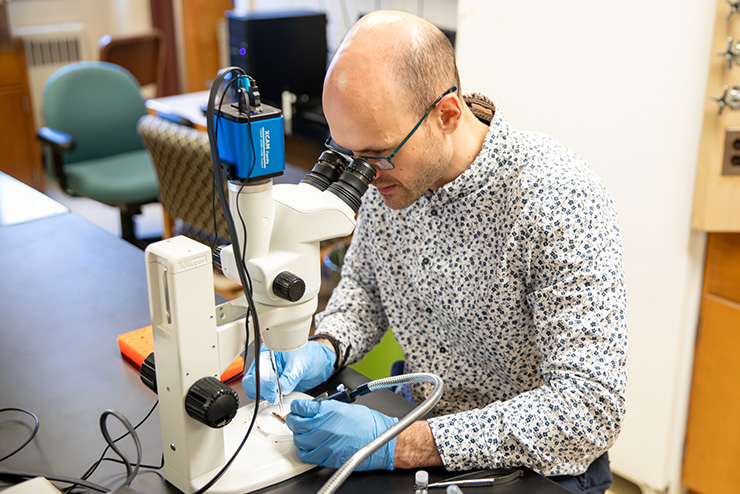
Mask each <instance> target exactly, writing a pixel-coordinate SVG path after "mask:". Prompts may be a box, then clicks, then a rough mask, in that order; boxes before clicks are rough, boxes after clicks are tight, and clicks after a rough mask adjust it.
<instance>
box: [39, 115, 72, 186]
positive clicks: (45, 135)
mask: <svg viewBox="0 0 740 494" xmlns="http://www.w3.org/2000/svg"><path fill="white" fill-rule="evenodd" d="M36 137H37V138H38V140H39V141H41V142H42V143H43V144H45V145H47V146H49V148H50V149H51V151H52V153H51V154H52V161H53V165H54V174H55V175H56V179H57V180H58V181H59V186H60V187H61V188H62V190H63V191H65V192H68V188H67V174H66V173H64V167H63V166H62V154H64V153H66V152H67V151H72V150H73V149H74V148H75V140H74V138H73V137H72V136H71V135H69V134H67V133H66V132H62V131H61V130H57V129H52V128H51V127H41V128H40V129H39V130H38V132H37V133H36Z"/></svg>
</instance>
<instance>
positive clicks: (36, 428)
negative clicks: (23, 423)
mask: <svg viewBox="0 0 740 494" xmlns="http://www.w3.org/2000/svg"><path fill="white" fill-rule="evenodd" d="M2 412H21V413H25V414H26V415H29V416H30V417H31V418H33V421H34V426H33V430H32V431H31V434H29V436H28V438H26V440H25V441H24V442H23V444H21V445H20V446H18V447H17V448H16V449H15V450H13V451H11V452H10V453H8V454H7V455H5V456H3V457H2V458H0V461H4V460H7V459H8V458H10V457H11V456H13V455H14V454H16V453H17V452H18V451H20V450H22V449H23V448H25V447H26V445H27V444H28V443H30V442H31V441H33V438H34V437H36V434H37V433H38V432H39V418H38V417H37V416H36V415H34V414H33V413H32V412H29V411H28V410H26V409H25V408H15V407H10V408H2V409H0V413H2Z"/></svg>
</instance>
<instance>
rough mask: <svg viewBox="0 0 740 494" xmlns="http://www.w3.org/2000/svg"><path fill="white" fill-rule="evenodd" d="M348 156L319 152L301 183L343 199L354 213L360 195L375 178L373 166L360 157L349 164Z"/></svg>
mask: <svg viewBox="0 0 740 494" xmlns="http://www.w3.org/2000/svg"><path fill="white" fill-rule="evenodd" d="M348 161H349V160H348V158H347V157H345V156H343V155H341V154H339V153H337V152H335V151H331V150H326V151H324V152H323V153H321V156H319V159H318V161H317V162H316V164H315V165H314V167H313V170H311V173H309V174H308V175H306V176H305V177H303V180H301V183H306V184H309V185H312V186H314V187H316V188H317V189H319V190H321V191H325V190H326V191H329V192H331V193H332V194H334V195H335V196H337V197H339V198H340V199H341V200H342V201H344V202H345V203H346V204H347V205H348V206H349V207H351V208H352V210H353V211H354V212H355V213H356V212H357V210H358V209H360V204H361V203H362V195H363V194H364V193H365V191H367V187H368V185H370V184H371V183H372V181H373V180H375V168H373V166H372V165H371V164H370V163H368V162H367V161H365V160H364V159H362V158H355V159H353V160H352V161H351V162H349V165H348V164H347V162H348Z"/></svg>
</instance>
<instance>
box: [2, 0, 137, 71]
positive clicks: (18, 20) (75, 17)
mask: <svg viewBox="0 0 740 494" xmlns="http://www.w3.org/2000/svg"><path fill="white" fill-rule="evenodd" d="M8 17H9V19H10V26H11V29H13V28H19V27H26V26H38V25H44V24H62V23H69V22H79V23H82V24H83V25H84V26H85V53H86V58H87V59H88V60H97V59H98V48H97V46H98V40H99V39H100V38H101V37H102V36H103V35H105V34H110V35H116V34H133V33H137V32H143V31H147V30H149V29H151V27H152V21H151V13H150V11H149V0H22V1H12V2H10V3H9V4H8Z"/></svg>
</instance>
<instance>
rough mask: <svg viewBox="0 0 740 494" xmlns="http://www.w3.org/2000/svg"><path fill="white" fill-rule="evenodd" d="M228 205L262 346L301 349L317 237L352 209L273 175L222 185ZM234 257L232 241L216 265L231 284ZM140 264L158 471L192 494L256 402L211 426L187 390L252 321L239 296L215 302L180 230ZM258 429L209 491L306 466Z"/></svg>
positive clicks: (223, 360) (347, 222) (285, 444)
mask: <svg viewBox="0 0 740 494" xmlns="http://www.w3.org/2000/svg"><path fill="white" fill-rule="evenodd" d="M371 180H372V178H370V181H371ZM363 192H364V190H363ZM361 194H362V193H361V192H360V195H361ZM229 202H230V209H231V211H232V215H233V218H234V223H235V225H236V229H237V231H238V234H237V236H238V239H239V245H240V246H242V248H243V249H245V255H244V261H245V265H246V268H247V271H248V273H249V275H250V278H251V283H252V286H253V297H254V303H255V306H256V309H257V313H258V316H259V323H260V327H261V330H262V337H263V340H264V344H265V345H266V346H267V347H268V348H270V349H273V350H276V351H289V350H295V349H297V348H300V347H302V346H303V345H305V344H306V341H307V338H308V334H309V330H310V327H311V321H312V317H313V314H314V312H315V310H316V308H317V296H318V292H319V288H320V283H321V266H320V253H319V243H320V242H321V241H322V240H327V239H331V238H338V237H343V236H346V235H349V234H350V233H352V231H353V229H354V226H355V211H356V208H353V207H350V206H349V205H348V204H346V203H345V201H344V200H343V199H341V198H340V197H338V196H337V195H335V193H332V192H331V191H329V190H323V191H322V190H320V189H319V188H317V187H315V186H313V185H310V184H307V183H301V184H299V185H287V184H281V185H275V186H273V184H272V179H266V180H263V181H261V182H257V183H248V184H246V185H243V186H242V185H241V184H240V183H230V184H229ZM241 219H243V221H244V224H245V226H246V228H245V229H246V238H245V234H244V229H243V228H242V220H241ZM235 255H241V253H235V252H233V249H232V247H231V246H229V247H227V248H225V249H223V250H222V251H221V263H222V269H223V271H224V273H225V274H226V275H227V276H229V277H231V278H233V279H235V280H237V281H239V277H238V276H237V267H236V261H235V258H234V256H235ZM146 267H147V281H148V286H149V303H150V312H151V319H152V327H153V336H154V354H155V358H156V376H157V377H156V379H157V389H158V395H159V407H160V410H159V414H160V421H161V427H162V449H163V451H164V463H165V467H164V468H165V477H166V479H167V480H168V481H169V482H170V483H172V484H173V485H174V486H176V487H177V488H178V489H180V490H181V491H183V492H185V493H192V492H195V491H196V490H198V489H200V488H201V487H202V486H204V485H205V484H206V483H208V482H209V481H210V480H211V479H212V478H213V477H214V476H215V475H216V474H217V473H218V472H219V471H220V470H221V468H222V467H223V466H224V464H225V463H226V462H227V461H228V459H229V458H231V456H232V455H233V453H234V452H235V451H236V449H237V447H238V445H239V444H240V443H241V441H242V439H243V437H244V436H245V434H246V431H247V427H248V426H249V423H250V421H251V419H252V414H253V410H254V406H255V404H249V405H247V406H243V407H241V408H240V409H239V411H238V413H237V415H236V417H235V418H234V419H233V420H232V421H231V422H230V423H228V425H226V426H225V427H222V428H212V427H209V426H207V425H205V424H204V423H201V422H200V421H198V420H196V419H194V418H193V416H192V415H191V414H189V413H188V412H187V410H186V402H188V403H190V401H192V400H191V398H189V397H188V395H189V392H190V391H191V387H192V386H193V385H194V384H195V383H196V382H197V381H199V380H201V378H204V377H206V376H211V377H213V378H216V379H218V378H219V376H220V375H221V374H222V372H223V371H224V370H226V369H227V368H228V366H229V365H230V364H231V363H232V361H233V360H234V359H235V358H236V357H237V356H238V355H239V354H240V353H241V352H242V351H243V350H244V348H245V347H246V345H247V343H248V342H247V340H249V342H251V341H252V339H253V336H252V335H253V330H252V324H251V323H253V321H252V320H251V318H250V325H249V326H250V327H249V328H247V329H246V330H245V322H244V317H245V314H246V313H247V303H246V299H245V297H244V296H242V297H241V298H239V299H236V300H233V301H229V302H226V303H224V304H221V305H218V306H216V305H215V302H214V291H213V268H212V254H211V249H210V248H209V247H208V246H205V245H203V244H201V243H199V242H196V241H194V240H191V239H189V238H186V237H182V236H180V237H175V238H171V239H167V240H163V241H160V242H157V243H154V244H151V245H150V246H149V247H148V248H147V249H146ZM284 272H289V273H290V274H292V275H293V277H290V276H289V277H288V278H289V279H291V280H295V279H296V278H297V279H300V280H303V283H304V284H305V292H304V293H303V294H302V295H301V296H300V298H299V299H298V300H294V301H291V300H286V299H285V298H281V297H280V296H278V295H276V293H275V292H276V289H275V288H274V287H273V285H274V284H275V280H276V279H277V278H279V277H280V276H283V275H281V273H284ZM298 284H300V283H298ZM299 291H300V290H299ZM295 295H296V294H295V293H293V298H295ZM262 372H265V373H267V372H271V370H270V369H262ZM189 400H190V401H189ZM195 401H197V399H196V400H195ZM264 405H265V403H264V402H263V403H262V405H259V404H257V406H264ZM187 406H188V407H189V406H191V405H190V404H188V405H187ZM213 413H218V412H217V411H215V412H213ZM211 418H212V419H213V417H211ZM215 420H216V421H218V420H219V418H218V417H216V419H215ZM258 420H259V419H258ZM271 420H274V421H277V419H274V418H271ZM265 430H266V429H263V428H260V427H259V423H258V424H257V426H256V427H255V428H254V429H253V430H252V432H251V434H250V436H249V439H248V440H247V442H246V444H245V445H244V447H243V448H242V450H241V451H240V453H239V455H238V456H237V457H236V459H235V461H234V462H233V463H232V464H231V466H230V467H229V469H228V470H227V471H226V473H225V474H224V475H223V476H222V477H221V478H220V479H219V480H218V481H217V482H216V483H215V485H214V486H213V487H212V488H210V489H209V490H208V492H213V493H241V492H249V491H252V490H256V489H260V488H262V487H266V486H268V485H272V484H275V483H277V482H280V481H282V480H285V479H288V478H290V477H293V476H295V475H297V474H299V473H302V472H304V471H306V470H308V469H310V468H312V465H305V464H303V463H301V462H300V461H299V460H298V457H297V455H296V452H295V447H294V445H293V442H292V437H284V436H279V435H272V434H270V433H269V432H265Z"/></svg>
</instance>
